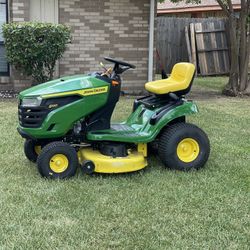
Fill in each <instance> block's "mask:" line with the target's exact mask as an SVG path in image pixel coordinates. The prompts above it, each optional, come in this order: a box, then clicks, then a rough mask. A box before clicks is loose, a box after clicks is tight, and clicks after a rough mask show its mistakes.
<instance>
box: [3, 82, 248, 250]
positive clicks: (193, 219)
mask: <svg viewBox="0 0 250 250" xmlns="http://www.w3.org/2000/svg"><path fill="white" fill-rule="evenodd" d="M205 85H206V86H208V85H209V84H208V83H205ZM198 87H199V86H198ZM205 88H208V87H205ZM197 103H198V105H199V107H200V113H199V114H198V115H197V116H193V117H190V118H189V121H190V122H192V123H195V124H197V125H198V126H200V127H202V128H203V129H204V130H205V131H206V132H207V134H208V135H209V138H210V141H211V148H212V150H211V156H210V159H209V161H208V163H207V165H206V167H205V168H204V169H202V170H200V171H196V172H195V171H194V172H190V173H182V172H175V171H170V170H168V169H165V168H164V167H163V166H162V164H161V163H160V161H159V160H158V159H157V158H156V157H152V158H150V159H149V163H150V164H149V167H147V168H146V169H145V170H144V171H141V172H137V173H134V174H124V175H94V176H83V175H82V174H81V173H78V174H77V175H76V176H75V177H74V178H73V179H70V180H66V181H51V180H46V179H42V178H41V177H40V176H39V174H38V171H37V169H36V166H35V165H34V164H32V163H30V162H29V161H28V160H26V159H25V157H24V155H23V151H22V150H23V149H22V147H23V139H22V138H20V136H19V135H18V134H17V132H16V125H17V114H16V111H17V103H16V102H15V101H0V142H1V143H0V155H1V167H0V190H1V195H0V219H1V220H0V249H249V239H250V233H249V232H250V220H249V214H250V208H249V204H250V197H249V190H250V189H249V183H250V168H249V164H250V155H249V152H250V144H249V138H250V130H249V124H250V116H249V99H238V98H234V99H233V98H222V97H219V96H218V97H217V98H213V99H204V98H202V99H200V101H199V100H198V101H197ZM131 105H132V99H131V98H126V97H125V98H123V99H122V100H121V102H120V104H119V105H118V107H117V110H116V113H115V116H114V120H121V119H124V118H125V117H126V116H127V115H128V114H129V112H130V110H131Z"/></svg>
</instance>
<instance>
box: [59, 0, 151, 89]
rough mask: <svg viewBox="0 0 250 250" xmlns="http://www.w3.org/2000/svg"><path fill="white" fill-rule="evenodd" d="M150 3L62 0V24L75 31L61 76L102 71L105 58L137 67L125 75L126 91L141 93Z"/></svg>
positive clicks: (146, 68)
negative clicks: (101, 65) (100, 63)
mask: <svg viewBox="0 0 250 250" xmlns="http://www.w3.org/2000/svg"><path fill="white" fill-rule="evenodd" d="M149 3H150V1H149V0H137V1H134V0H106V1H94V0H85V1H81V0H71V1H69V0H61V1H59V22H60V23H65V24H67V25H69V26H71V28H72V44H70V45H69V48H68V50H67V52H66V53H65V55H64V58H63V59H62V60H61V62H60V74H61V75H71V74H76V73H84V72H88V71H96V70H100V66H99V62H100V61H101V60H102V58H103V57H104V56H110V57H117V58H119V59H122V60H125V61H128V62H130V63H132V64H135V65H136V66H137V69H136V70H134V71H130V72H127V73H125V74H124V76H123V79H124V84H123V90H124V91H125V92H129V93H132V92H137V93H138V92H140V91H142V90H143V87H144V84H145V82H146V81H147V72H148V67H147V66H148V35H149V9H150V4H149Z"/></svg>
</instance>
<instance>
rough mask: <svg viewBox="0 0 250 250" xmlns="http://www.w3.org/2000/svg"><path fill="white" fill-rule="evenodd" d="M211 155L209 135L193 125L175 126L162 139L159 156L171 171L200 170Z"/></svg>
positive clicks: (164, 133) (182, 124)
mask: <svg viewBox="0 0 250 250" xmlns="http://www.w3.org/2000/svg"><path fill="white" fill-rule="evenodd" d="M209 154H210V144H209V140H208V137H207V135H206V134H205V133H204V132H203V130H201V129H200V128H198V127H197V126H195V125H193V124H188V123H177V124H174V125H172V126H170V127H169V128H167V129H166V130H165V131H164V132H163V134H162V136H161V138H160V142H159V156H160V158H161V160H162V162H163V163H164V165H165V166H166V167H168V168H171V169H177V170H183V171H188V170H191V169H199V168H201V167H203V166H204V165H205V163H206V162H207V160H208V157H209Z"/></svg>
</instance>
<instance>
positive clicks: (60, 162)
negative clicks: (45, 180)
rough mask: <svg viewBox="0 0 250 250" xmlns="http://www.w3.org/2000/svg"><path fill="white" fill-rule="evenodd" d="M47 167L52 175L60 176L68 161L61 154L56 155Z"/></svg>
mask: <svg viewBox="0 0 250 250" xmlns="http://www.w3.org/2000/svg"><path fill="white" fill-rule="evenodd" d="M49 166H50V168H51V170H52V171H53V172H54V173H57V174H60V173H63V172H64V171H65V170H66V169H67V168H68V166H69V160H68V158H67V157H66V156H65V155H63V154H56V155H54V156H53V157H52V158H51V159H50V162H49Z"/></svg>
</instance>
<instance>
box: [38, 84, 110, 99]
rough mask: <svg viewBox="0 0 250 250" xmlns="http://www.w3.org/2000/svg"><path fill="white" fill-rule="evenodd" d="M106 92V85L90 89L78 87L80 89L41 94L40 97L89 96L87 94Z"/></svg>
mask: <svg viewBox="0 0 250 250" xmlns="http://www.w3.org/2000/svg"><path fill="white" fill-rule="evenodd" d="M107 92H108V86H105V87H99V88H92V89H80V90H75V91H68V92H62V93H55V94H48V95H43V96H42V98H50V97H61V96H68V95H80V96H89V95H98V94H103V93H107Z"/></svg>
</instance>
